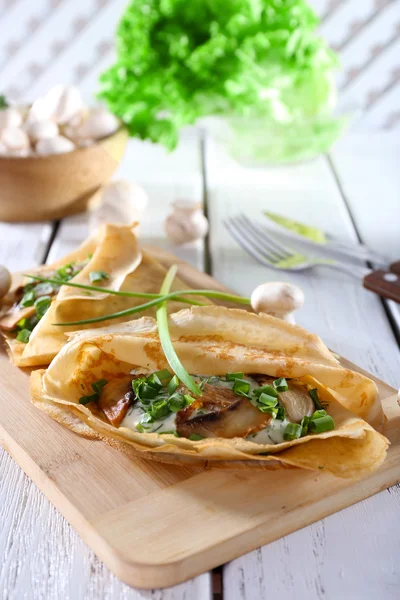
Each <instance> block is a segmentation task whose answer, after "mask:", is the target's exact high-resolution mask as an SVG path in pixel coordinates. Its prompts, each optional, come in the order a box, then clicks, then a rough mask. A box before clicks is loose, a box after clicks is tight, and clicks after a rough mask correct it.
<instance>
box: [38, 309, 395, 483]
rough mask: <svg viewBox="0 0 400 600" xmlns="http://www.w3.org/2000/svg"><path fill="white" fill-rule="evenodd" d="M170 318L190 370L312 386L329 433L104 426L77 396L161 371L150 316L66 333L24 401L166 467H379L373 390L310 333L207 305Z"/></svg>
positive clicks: (382, 445)
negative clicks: (269, 434)
mask: <svg viewBox="0 0 400 600" xmlns="http://www.w3.org/2000/svg"><path fill="white" fill-rule="evenodd" d="M169 320H170V332H171V338H172V342H173V345H174V348H175V350H176V352H177V354H178V356H179V358H180V360H181V362H182V363H183V365H184V366H185V368H186V369H187V370H188V372H189V373H192V374H207V375H224V374H226V373H235V372H243V373H246V374H264V375H268V376H271V377H278V378H281V377H286V378H298V379H300V380H302V381H305V382H307V383H310V384H311V385H312V386H314V387H316V388H317V389H318V392H319V395H320V398H321V399H322V400H323V401H324V402H325V403H327V405H328V409H327V410H328V413H329V415H331V416H332V418H333V419H334V422H335V428H334V430H332V431H328V432H325V433H321V434H314V435H306V436H305V437H301V438H299V439H296V440H291V441H284V442H283V443H277V444H259V443H254V442H252V441H251V440H250V439H244V438H239V437H236V438H232V439H226V438H222V437H216V438H207V439H202V440H199V441H192V440H191V439H187V438H184V437H175V436H174V435H172V434H167V435H159V434H157V433H140V432H138V431H134V430H133V429H129V428H127V427H124V426H122V427H121V426H120V427H115V426H113V425H112V424H111V423H110V422H108V421H107V419H106V418H105V416H104V414H102V412H101V411H100V410H99V409H98V407H97V406H96V404H95V403H94V402H92V403H91V404H89V405H83V404H80V403H79V399H80V397H81V396H82V395H83V394H88V393H90V391H91V384H93V383H94V382H96V381H98V380H101V379H102V378H104V379H106V380H107V381H109V380H110V379H111V380H112V379H113V378H115V377H122V376H126V375H128V374H129V373H131V371H132V369H137V368H145V369H149V370H150V371H155V370H160V369H165V368H168V365H167V362H166V359H165V356H164V353H163V351H162V348H161V346H160V341H159V337H158V333H157V326H156V323H155V321H154V320H153V319H152V318H149V317H144V318H141V319H138V320H136V321H131V322H127V323H123V324H119V325H112V326H109V327H105V328H101V329H98V330H96V331H93V330H91V331H90V330H89V331H81V332H79V333H77V334H73V335H71V337H70V342H69V343H68V344H67V345H66V346H65V347H64V348H63V349H62V351H61V352H60V353H59V354H58V356H57V357H56V358H55V359H54V361H53V362H52V363H51V365H50V367H49V368H48V370H47V371H43V370H39V371H35V372H33V373H32V375H31V393H32V401H33V403H34V404H35V405H36V406H38V407H39V408H41V409H42V410H44V411H45V412H47V413H48V414H50V415H51V416H52V417H53V418H54V419H56V420H57V421H59V422H60V423H62V424H63V425H65V426H66V427H68V428H70V429H72V430H73V431H75V432H77V433H79V434H81V435H84V436H87V437H92V438H97V437H99V438H102V439H104V440H106V441H109V442H117V443H119V444H122V445H123V446H124V448H125V449H127V450H128V451H129V452H130V454H133V455H136V454H137V455H138V456H141V457H144V458H153V459H156V460H164V461H166V462H169V461H171V460H172V461H174V462H175V461H176V459H177V458H178V459H180V458H181V459H182V460H183V461H184V460H188V459H191V460H195V459H198V460H202V461H203V462H204V460H207V461H229V463H230V464H232V461H241V463H242V464H249V462H250V461H260V462H262V463H264V464H269V465H271V466H275V467H276V465H277V464H278V465H280V466H285V465H286V466H287V465H291V466H295V467H302V468H307V469H314V470H322V469H324V470H325V471H329V472H331V473H333V474H334V475H336V476H340V477H349V478H358V477H362V476H365V475H367V474H368V473H370V472H371V471H373V470H374V469H376V468H377V467H378V466H379V465H380V464H381V463H382V461H383V460H384V458H385V455H386V449H387V446H388V443H389V442H388V440H387V439H386V438H385V437H384V436H383V435H382V434H381V433H379V432H378V431H377V430H378V429H380V428H381V427H382V426H383V422H384V414H383V410H382V406H381V403H380V400H379V397H378V392H377V388H376V385H375V383H374V382H373V381H372V380H370V379H368V378H367V377H365V376H364V375H361V374H359V373H356V372H353V371H350V370H347V369H344V368H343V367H342V366H341V365H340V363H339V362H338V361H337V360H336V358H335V357H334V356H333V355H332V353H331V352H330V351H329V350H328V349H327V348H326V346H325V345H324V344H323V342H322V341H321V340H320V339H319V338H318V337H317V336H315V335H313V334H311V333H309V332H307V331H305V330H304V329H302V328H301V327H298V326H296V325H291V324H289V323H286V322H284V321H282V320H280V319H276V318H274V317H271V316H268V315H265V314H260V315H255V314H251V313H248V312H246V311H243V310H238V309H226V308H221V307H216V306H208V307H192V308H191V309H185V310H181V311H179V312H177V313H174V314H172V315H170V319H169ZM243 461H245V463H243Z"/></svg>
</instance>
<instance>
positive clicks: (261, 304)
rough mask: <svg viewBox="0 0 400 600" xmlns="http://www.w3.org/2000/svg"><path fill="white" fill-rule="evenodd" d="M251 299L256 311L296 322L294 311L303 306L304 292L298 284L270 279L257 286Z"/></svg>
mask: <svg viewBox="0 0 400 600" xmlns="http://www.w3.org/2000/svg"><path fill="white" fill-rule="evenodd" d="M250 301H251V306H252V308H253V310H254V311H255V312H256V313H260V312H262V313H267V314H269V315H272V316H273V317H278V318H279V319H283V320H284V321H287V322H288V323H294V322H295V320H294V316H293V313H294V311H295V310H297V309H299V308H301V307H302V306H303V304H304V293H303V290H301V289H300V288H299V287H297V285H293V284H291V283H285V282H283V281H268V282H267V283H262V284H261V285H259V286H258V287H256V288H255V290H254V291H253V293H252V294H251V298H250Z"/></svg>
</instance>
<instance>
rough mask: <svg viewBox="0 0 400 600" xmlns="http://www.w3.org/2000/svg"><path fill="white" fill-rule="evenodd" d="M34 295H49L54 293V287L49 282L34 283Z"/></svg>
mask: <svg viewBox="0 0 400 600" xmlns="http://www.w3.org/2000/svg"><path fill="white" fill-rule="evenodd" d="M34 290H35V296H36V298H39V297H40V296H51V295H52V294H53V293H54V288H53V286H52V285H51V284H50V283H38V284H37V285H35V288H34Z"/></svg>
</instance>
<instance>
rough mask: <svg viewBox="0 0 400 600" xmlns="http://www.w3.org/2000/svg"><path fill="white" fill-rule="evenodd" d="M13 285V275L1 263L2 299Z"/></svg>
mask: <svg viewBox="0 0 400 600" xmlns="http://www.w3.org/2000/svg"><path fill="white" fill-rule="evenodd" d="M10 286H11V275H10V272H9V270H8V269H6V268H5V267H4V266H3V265H0V299H1V298H4V296H5V295H6V294H7V292H8V290H9V289H10Z"/></svg>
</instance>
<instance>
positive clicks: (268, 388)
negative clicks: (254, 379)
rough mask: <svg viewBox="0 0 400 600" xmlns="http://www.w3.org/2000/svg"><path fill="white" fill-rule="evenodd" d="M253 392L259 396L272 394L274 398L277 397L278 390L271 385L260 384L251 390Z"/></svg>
mask: <svg viewBox="0 0 400 600" xmlns="http://www.w3.org/2000/svg"><path fill="white" fill-rule="evenodd" d="M253 394H254V395H255V396H261V394H268V396H273V397H274V398H277V397H278V392H277V391H276V389H275V388H273V387H272V385H262V386H261V387H259V388H256V389H255V390H253Z"/></svg>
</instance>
